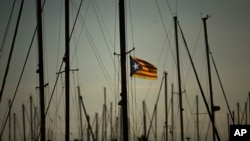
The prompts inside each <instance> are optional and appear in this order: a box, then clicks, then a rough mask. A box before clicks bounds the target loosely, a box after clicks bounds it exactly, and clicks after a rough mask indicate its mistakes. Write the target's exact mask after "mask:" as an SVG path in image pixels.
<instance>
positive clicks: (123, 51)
mask: <svg viewBox="0 0 250 141" xmlns="http://www.w3.org/2000/svg"><path fill="white" fill-rule="evenodd" d="M119 25H120V55H121V102H122V119H123V124H122V127H123V141H129V139H128V110H127V80H126V76H127V74H126V28H125V6H124V0H119Z"/></svg>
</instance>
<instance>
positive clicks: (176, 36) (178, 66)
mask: <svg viewBox="0 0 250 141" xmlns="http://www.w3.org/2000/svg"><path fill="white" fill-rule="evenodd" d="M174 22H175V43H176V56H177V73H178V88H179V104H180V106H179V108H180V126H181V141H184V131H183V130H184V129H183V128H184V127H183V107H182V92H181V74H180V59H179V45H178V30H177V22H178V21H177V17H176V16H175V17H174Z"/></svg>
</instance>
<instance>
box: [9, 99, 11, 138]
mask: <svg viewBox="0 0 250 141" xmlns="http://www.w3.org/2000/svg"><path fill="white" fill-rule="evenodd" d="M9 141H11V100H10V99H9Z"/></svg>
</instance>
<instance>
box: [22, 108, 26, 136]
mask: <svg viewBox="0 0 250 141" xmlns="http://www.w3.org/2000/svg"><path fill="white" fill-rule="evenodd" d="M22 111H23V140H24V141H26V125H25V106H24V104H23V105H22Z"/></svg>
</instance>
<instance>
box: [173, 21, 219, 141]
mask: <svg viewBox="0 0 250 141" xmlns="http://www.w3.org/2000/svg"><path fill="white" fill-rule="evenodd" d="M178 27H179V29H180V31H181V35H182V38H183V41H184V44H185V47H186V49H187V52H188V56H189V58H190V61H191V64H192V67H193V70H194V73H195V76H196V79H197V83H198V85H199V88H200V91H201V94H202V98H203V101H204V103H205V106H206V109H207V112H208V114H209V118H210V120H211V119H212V115H211V113H210V110H209V107H208V103H207V101H206V99H205V95H204V92H203V89H202V87H201V84H200V82H199V78H198V76H197V72H196V69H195V67H194V64H193V61H192V58H191V55H190V52H189V50H188V46H187V43H186V40H185V38H184V34H183V31H182V29H181V26H180V24H179V23H178ZM212 126H213V128H214V129H215V135H216V137H217V139H218V140H219V141H220V136H219V133H218V130H217V128H216V127H215V125H214V124H213V125H212Z"/></svg>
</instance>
